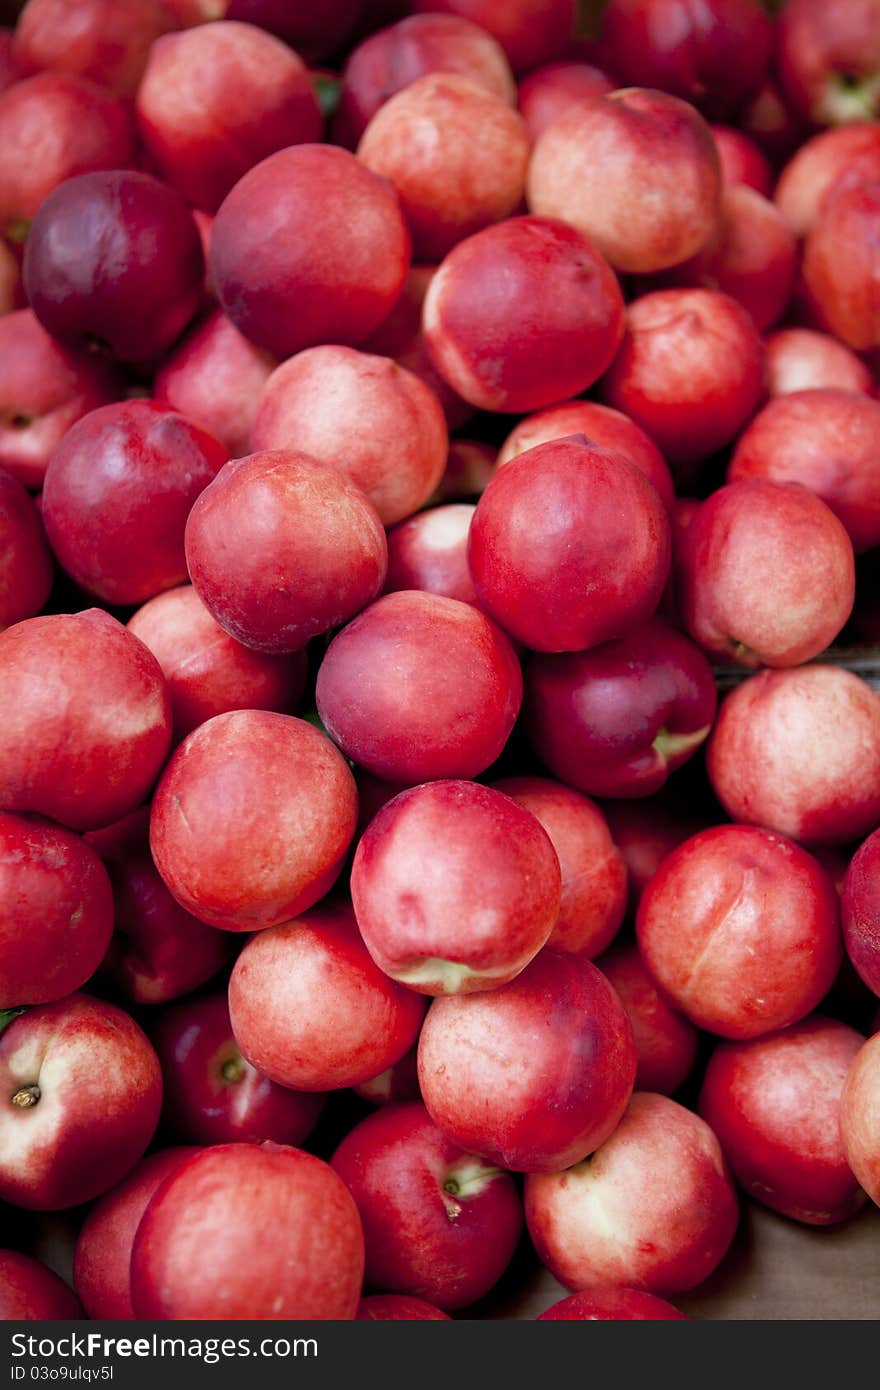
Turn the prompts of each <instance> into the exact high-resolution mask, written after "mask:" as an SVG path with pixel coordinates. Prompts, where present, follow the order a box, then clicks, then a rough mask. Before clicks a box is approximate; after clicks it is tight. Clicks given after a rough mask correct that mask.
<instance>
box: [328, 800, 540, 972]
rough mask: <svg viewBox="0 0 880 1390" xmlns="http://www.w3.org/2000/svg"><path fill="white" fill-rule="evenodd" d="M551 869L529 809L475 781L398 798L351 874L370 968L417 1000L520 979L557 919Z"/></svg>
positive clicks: (369, 833) (382, 814)
mask: <svg viewBox="0 0 880 1390" xmlns="http://www.w3.org/2000/svg"><path fill="white" fill-rule="evenodd" d="M560 885H561V879H560V869H559V860H558V859H557V856H556V851H555V850H554V848H553V845H552V842H551V840H550V837H549V836H548V835H547V833H546V831H545V830H544V828H543V827H542V825H541V824H540V822H539V821H538V820H537V818H536V817H535V816H533V815H532V814H531V812H530V811H528V810H526V809H525V808H524V807H522V806H521V805H518V804H517V803H516V802H515V801H512V800H511V798H510V797H507V796H504V795H503V794H502V793H501V792H499V791H495V790H493V789H492V788H490V787H483V786H480V785H479V784H478V783H476V782H466V781H440V782H429V783H426V784H425V785H424V786H421V787H413V788H411V789H410V790H409V791H405V792H401V793H400V795H399V796H396V797H394V799H393V800H392V801H390V802H388V804H387V805H386V806H384V807H383V808H382V810H381V811H379V813H378V815H376V816H375V817H374V819H373V820H372V821H371V822H370V824H369V825H368V827H367V829H366V831H365V832H364V834H363V836H362V837H361V841H360V843H359V845H358V847H357V851H356V853H355V857H354V863H353V865H352V871H351V895H352V903H353V905H354V910H355V915H356V917H357V923H358V927H359V929H360V932H361V935H362V937H363V939H364V942H365V944H366V946H367V949H368V950H369V952H370V954H371V956H372V957H373V959H374V960H375V962H376V964H377V965H378V966H379V967H380V968H381V969H382V970H384V971H385V973H386V974H388V975H390V976H391V978H392V979H396V980H399V981H400V982H401V983H403V984H405V985H408V986H409V988H410V989H414V990H416V991H418V992H419V993H423V994H432V995H442V994H460V993H470V992H471V991H474V990H482V989H494V988H497V987H498V986H499V985H502V984H506V983H507V981H508V980H512V979H513V978H514V977H515V976H516V975H518V974H519V973H520V971H522V970H523V969H524V968H525V967H526V965H527V964H528V963H529V961H530V960H532V959H533V958H534V956H536V955H537V953H538V952H539V951H540V949H541V947H542V946H543V945H544V944H545V943H546V941H547V939H548V937H549V936H550V933H551V932H552V930H553V928H554V926H555V924H556V921H557V919H558V917H559V906H560Z"/></svg>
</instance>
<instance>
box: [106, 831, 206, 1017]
mask: <svg viewBox="0 0 880 1390" xmlns="http://www.w3.org/2000/svg"><path fill="white" fill-rule="evenodd" d="M149 827H150V812H149V808H148V807H139V808H138V810H136V811H132V813H131V814H130V815H128V816H124V817H123V818H122V819H121V820H119V821H117V822H115V823H114V824H113V825H108V826H107V827H106V828H105V829H103V830H92V831H90V832H89V833H88V834H87V835H86V836H85V839H86V841H87V843H88V844H89V845H90V846H91V847H92V849H94V850H95V851H96V852H97V854H99V855H100V857H101V859H102V861H103V863H104V867H105V868H106V870H107V872H108V874H109V876H110V884H111V887H112V889H113V928H114V929H113V936H112V938H111V940H110V945H109V947H108V950H107V954H106V956H105V957H104V960H103V961H102V963H101V977H102V980H104V981H106V982H107V983H109V984H112V986H113V988H114V989H115V990H116V991H117V992H118V994H120V995H121V996H122V998H123V999H124V1000H127V1001H129V1002H130V1003H131V1004H135V1005H144V1004H164V1003H167V1001H168V1000H169V999H176V998H178V996H179V995H182V994H189V993H190V991H191V990H194V989H198V988H199V986H200V985H203V984H205V983H206V981H208V980H210V979H211V978H212V977H213V976H214V975H216V974H217V973H218V972H219V971H220V970H222V969H223V967H224V965H225V964H226V962H227V960H228V959H229V956H230V954H231V948H232V945H233V943H232V941H231V940H230V938H229V937H228V935H227V934H226V933H225V932H220V931H216V930H215V929H214V928H213V927H209V926H206V925H205V923H204V922H200V921H199V920H198V918H197V917H193V916H192V914H191V913H189V912H186V911H185V910H184V908H182V907H181V906H180V904H179V903H178V902H176V901H175V899H174V898H173V897H172V896H171V894H170V892H169V891H168V889H167V888H166V886H165V884H164V883H163V881H162V879H161V877H160V875H159V870H158V869H157V868H156V865H155V864H154V862H153V857H152V855H151V854H150V845H149Z"/></svg>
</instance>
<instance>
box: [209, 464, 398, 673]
mask: <svg viewBox="0 0 880 1390" xmlns="http://www.w3.org/2000/svg"><path fill="white" fill-rule="evenodd" d="M185 548H186V560H187V566H188V568H189V574H190V578H191V580H192V582H193V586H194V587H195V589H196V592H197V593H198V595H199V597H200V598H201V599H202V601H203V603H204V604H205V606H206V607H207V608H208V610H209V611H210V613H211V614H212V616H213V617H214V618H215V619H216V621H217V622H218V623H219V624H220V626H221V627H222V628H223V630H224V631H225V632H228V633H229V635H230V637H234V638H235V639H236V641H238V642H242V643H243V644H244V646H246V647H252V648H253V649H254V650H255V651H259V652H268V653H270V654H273V655H278V654H282V653H287V652H293V651H299V650H300V649H301V648H302V647H304V646H305V645H306V643H307V642H308V641H309V639H310V638H312V637H316V636H320V634H321V633H323V632H327V631H328V630H329V629H330V628H333V627H337V626H339V625H340V624H341V623H344V622H347V621H348V619H350V618H352V617H353V616H354V615H355V613H357V612H358V611H359V610H360V609H361V608H364V607H365V606H366V605H367V604H368V603H370V601H371V600H372V599H374V598H375V597H376V595H377V594H378V593H379V592H380V591H381V588H382V584H383V583H384V580H385V571H386V567H387V564H388V547H387V543H386V540H385V532H384V531H383V529H382V524H381V521H380V519H379V515H378V513H377V512H376V509H375V508H374V507H373V504H372V503H371V502H370V501H369V499H368V498H367V497H366V496H365V495H364V494H363V493H362V492H361V490H360V488H358V487H356V486H355V484H354V483H353V482H351V481H350V480H349V479H348V478H346V477H345V476H344V474H342V473H341V472H340V471H339V470H338V469H336V468H333V467H331V466H330V465H328V464H325V463H319V462H317V460H315V459H313V458H311V457H310V456H309V455H308V454H304V453H299V452H295V451H293V450H281V449H279V450H275V451H271V452H268V453H255V454H249V455H248V456H247V457H245V458H242V459H232V460H231V461H230V462H229V463H227V464H226V466H225V467H224V468H222V469H221V470H220V472H219V474H218V475H217V477H216V478H215V480H214V482H213V483H211V485H210V486H209V487H207V488H205V490H204V492H202V493H201V494H200V496H199V498H198V499H197V501H196V503H195V504H194V505H193V508H192V510H191V511H190V514H189V517H188V518H187V523H186V532H185Z"/></svg>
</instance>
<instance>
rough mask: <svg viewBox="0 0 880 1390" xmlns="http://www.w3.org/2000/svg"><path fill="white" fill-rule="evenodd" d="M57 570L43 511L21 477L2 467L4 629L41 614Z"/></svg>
mask: <svg viewBox="0 0 880 1390" xmlns="http://www.w3.org/2000/svg"><path fill="white" fill-rule="evenodd" d="M54 573H55V570H54V566H53V564H52V555H51V552H50V550H49V547H48V545H47V544H46V533H45V531H44V529H43V523H42V521H41V519H40V514H39V512H38V511H37V509H36V507H35V506H34V503H33V501H32V499H31V498H30V497H29V496H28V494H27V493H26V492H25V489H24V488H23V487H22V485H21V483H20V482H19V481H18V479H17V478H14V477H13V476H12V474H11V473H7V472H5V470H4V469H2V468H0V632H2V630H3V629H4V628H6V627H11V626H12V624H13V623H20V622H22V621H23V620H24V619H25V618H33V617H34V616H35V615H36V614H37V613H39V611H40V609H41V608H42V607H43V604H44V603H45V602H46V599H47V598H48V597H49V591H50V590H51V588H52V580H53V578H54Z"/></svg>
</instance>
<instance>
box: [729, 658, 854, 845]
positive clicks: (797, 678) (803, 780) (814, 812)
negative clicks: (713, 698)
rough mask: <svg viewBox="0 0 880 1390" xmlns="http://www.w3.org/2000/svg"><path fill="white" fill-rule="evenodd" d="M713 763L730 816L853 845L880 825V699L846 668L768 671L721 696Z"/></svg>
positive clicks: (809, 840) (817, 841) (804, 838)
mask: <svg viewBox="0 0 880 1390" xmlns="http://www.w3.org/2000/svg"><path fill="white" fill-rule="evenodd" d="M808 749H812V750H815V751H814V753H813V754H810V755H808V754H807V752H806V750H808ZM706 766H707V770H708V773H709V780H710V781H711V783H712V786H713V788H714V789H715V793H716V795H717V796H718V798H719V800H720V801H721V804H722V805H723V806H724V809H725V810H726V811H727V813H728V815H730V816H731V817H733V819H735V820H738V821H742V822H744V823H746V824H757V825H765V826H769V827H770V828H771V829H773V830H776V831H778V832H780V834H782V835H788V836H790V837H791V838H792V839H796V840H800V841H801V842H802V843H803V844H806V845H845V844H848V843H850V842H851V841H852V840H857V839H859V838H860V837H861V836H863V835H867V834H869V833H870V832H871V831H872V830H874V829H875V828H876V826H877V825H878V823H880V781H878V778H880V699H878V697H877V694H876V692H875V691H873V690H872V689H871V688H870V686H868V685H867V684H866V683H865V682H864V681H862V680H861V679H860V678H859V677H858V676H856V675H854V674H853V672H851V671H847V670H844V669H843V668H842V667H840V666H831V665H827V666H825V665H812V666H795V667H792V668H790V669H789V670H786V671H761V672H759V673H758V674H757V675H756V676H752V677H751V678H750V679H749V680H747V681H744V682H743V684H742V685H741V686H739V687H737V689H735V690H733V691H731V693H730V694H729V695H728V696H727V697H726V699H725V700H724V701H723V703H722V705H721V708H720V710H719V713H718V718H717V719H716V721H715V727H714V729H713V731H712V735H711V737H710V739H709V745H708V748H707V750H706Z"/></svg>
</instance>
